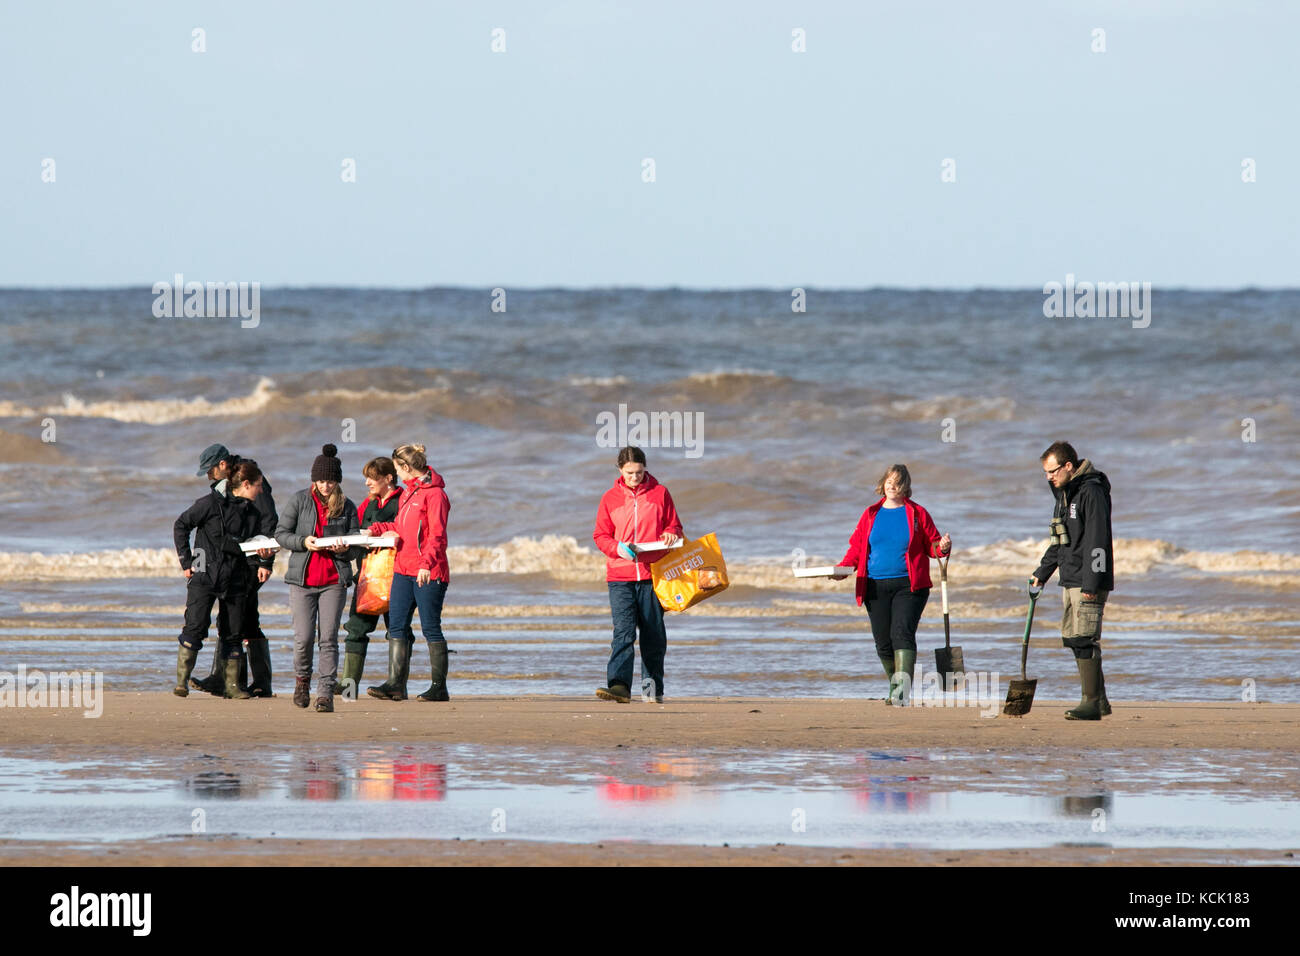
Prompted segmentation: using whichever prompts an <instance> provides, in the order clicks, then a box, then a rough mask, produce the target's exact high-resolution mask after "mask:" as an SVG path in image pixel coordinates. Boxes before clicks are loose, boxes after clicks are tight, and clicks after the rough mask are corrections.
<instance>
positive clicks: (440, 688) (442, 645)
mask: <svg viewBox="0 0 1300 956" xmlns="http://www.w3.org/2000/svg"><path fill="white" fill-rule="evenodd" d="M429 666H430V668H432V670H433V675H432V681H433V682H432V683H431V684H430V685H429V689H428V690H426V691H425V692H424V693H423V694H421V695H420V700H432V701H441V700H451V695H450V694H448V693H447V642H446V641H430V642H429Z"/></svg>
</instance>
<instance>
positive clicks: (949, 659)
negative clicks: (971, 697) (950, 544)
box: [934, 558, 966, 690]
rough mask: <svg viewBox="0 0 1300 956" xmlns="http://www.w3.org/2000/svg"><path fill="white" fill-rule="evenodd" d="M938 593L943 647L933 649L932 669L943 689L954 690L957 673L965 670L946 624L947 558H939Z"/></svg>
mask: <svg viewBox="0 0 1300 956" xmlns="http://www.w3.org/2000/svg"><path fill="white" fill-rule="evenodd" d="M939 593H940V594H942V595H943V647H936V648H935V649H934V664H935V667H934V669H935V670H937V671H938V672H939V674H940V675H941V677H940V680H942V681H943V688H944V690H956V688H957V676H956V675H958V674H964V673H965V672H966V659H965V658H964V657H963V656H962V653H961V648H960V647H953V646H952V633H951V631H950V628H949V624H948V559H947V558H940V559H939Z"/></svg>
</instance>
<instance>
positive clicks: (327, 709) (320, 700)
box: [316, 694, 334, 714]
mask: <svg viewBox="0 0 1300 956" xmlns="http://www.w3.org/2000/svg"><path fill="white" fill-rule="evenodd" d="M316 713H318V714H332V713H334V698H333V697H326V696H325V695H324V694H321V695H320V696H319V697H317V698H316Z"/></svg>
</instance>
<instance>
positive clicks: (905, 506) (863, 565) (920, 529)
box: [839, 465, 952, 705]
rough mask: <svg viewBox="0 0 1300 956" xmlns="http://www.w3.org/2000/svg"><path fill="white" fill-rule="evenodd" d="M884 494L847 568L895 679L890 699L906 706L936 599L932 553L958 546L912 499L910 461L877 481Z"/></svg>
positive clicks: (862, 522)
mask: <svg viewBox="0 0 1300 956" xmlns="http://www.w3.org/2000/svg"><path fill="white" fill-rule="evenodd" d="M876 494H878V495H881V499H880V500H879V501H877V502H876V503H875V504H874V505H871V506H870V507H868V508H867V510H866V511H864V512H862V517H861V518H860V519H858V526H857V527H856V528H855V529H854V530H853V535H852V537H851V538H849V550H848V551H846V552H845V554H844V557H843V558H841V559H840V562H839V563H840V565H841V566H843V567H852V568H854V569H856V571H857V598H858V605H859V606H861V605H862V604H863V602H864V601H865V603H866V605H867V614H868V615H869V616H870V617H871V636H872V637H873V638H874V639H875V642H876V654H877V655H878V656H879V657H880V664H881V666H882V667H884V669H885V676H886V677H887V678H889V697H888V699H887V703H889V704H896V705H905V704H906V703H907V696H908V682H909V681H910V680H911V677H912V670H913V668H914V667H915V666H916V627H917V625H918V624H920V623H921V612H922V611H924V610H925V604H926V602H927V601H928V600H929V599H930V558H932V557H934V558H941V557H944V556H946V555H947V554H949V552H951V551H952V538H950V537H949V536H948V535H946V534H945V535H942V536H941V535H940V534H939V530H938V528H936V527H935V525H934V519H933V518H931V517H930V513H929V512H928V511H926V510H925V509H924V508H922V507H921V506H920V505H918V504H917V503H916V502H914V501H913V500H912V476H911V474H910V473H909V472H908V470H907V466H906V465H890V466H889V470H887V471H886V472H885V473H884V474H883V475H881V476H880V480H879V481H878V482H876Z"/></svg>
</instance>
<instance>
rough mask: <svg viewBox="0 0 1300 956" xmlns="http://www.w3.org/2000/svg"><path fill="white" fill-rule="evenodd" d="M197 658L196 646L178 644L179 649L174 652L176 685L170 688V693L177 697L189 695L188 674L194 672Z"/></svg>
mask: <svg viewBox="0 0 1300 956" xmlns="http://www.w3.org/2000/svg"><path fill="white" fill-rule="evenodd" d="M198 659H199V652H198V649H197V648H193V647H186V646H185V645H184V644H181V645H180V650H178V651H177V652H176V686H175V687H173V688H172V693H173V694H175V695H176V696H177V697H189V696H190V674H192V673H194V665H195V663H196V662H197V661H198Z"/></svg>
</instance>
